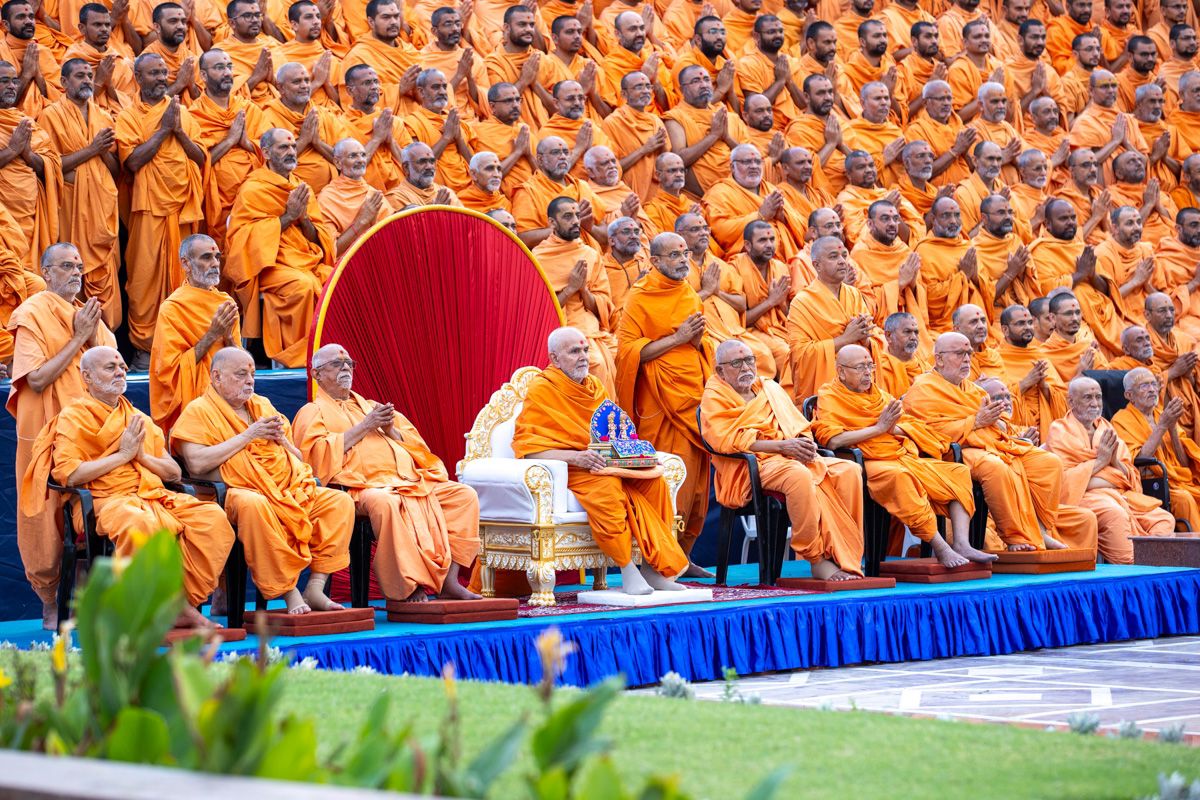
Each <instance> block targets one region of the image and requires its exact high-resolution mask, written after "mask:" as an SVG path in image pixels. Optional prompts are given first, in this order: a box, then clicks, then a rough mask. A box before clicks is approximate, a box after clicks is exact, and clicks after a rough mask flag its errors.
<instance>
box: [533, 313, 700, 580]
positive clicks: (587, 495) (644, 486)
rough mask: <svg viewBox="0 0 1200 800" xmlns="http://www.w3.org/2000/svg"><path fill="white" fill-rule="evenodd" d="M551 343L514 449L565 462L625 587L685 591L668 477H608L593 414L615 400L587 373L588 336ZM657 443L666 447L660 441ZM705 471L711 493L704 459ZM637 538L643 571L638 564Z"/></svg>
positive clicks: (572, 333) (565, 336)
mask: <svg viewBox="0 0 1200 800" xmlns="http://www.w3.org/2000/svg"><path fill="white" fill-rule="evenodd" d="M547 347H548V348H549V351H550V366H548V367H546V369H544V370H542V373H541V374H540V375H538V376H537V377H536V378H534V379H533V380H532V381H530V383H529V390H528V391H527V393H526V395H525V402H524V403H523V404H522V406H521V413H520V415H519V416H518V417H517V425H516V430H515V431H514V432H513V442H512V447H513V453H514V454H515V455H516V456H517V458H544V459H553V460H555V461H565V462H567V488H569V489H570V490H571V492H572V493H573V494H574V495H575V499H576V500H578V501H579V504H580V505H581V506H583V509H584V511H586V512H587V515H588V525H589V527H591V529H592V538H594V539H595V540H596V545H597V546H598V547H599V548H600V551H601V552H602V553H604V555H606V556H607V557H608V558H611V559H612V560H613V561H614V562H615V563H616V564H617V566H618V567H620V568H621V590H622V591H624V592H625V593H627V594H651V593H652V592H653V591H654V590H656V589H658V590H668V591H670V590H676V589H682V588H683V587H682V586H680V585H679V584H677V583H676V582H675V579H676V578H677V577H679V576H680V575H681V574H683V573H684V571H685V570H686V569H687V568H688V558H687V556H686V555H684V552H683V549H682V548H681V547H680V545H679V542H678V541H676V539H675V530H674V519H673V517H672V514H671V496H670V494H669V490H668V489H667V484H666V482H665V481H664V480H663V479H662V478H661V477H656V478H649V479H644V480H641V479H637V478H631V477H626V476H625V475H624V474H623V475H621V476H620V477H618V476H616V475H612V474H605V466H604V457H603V456H601V455H600V454H599V453H597V452H596V451H594V450H590V449H589V448H588V443H589V442H590V440H591V436H590V429H591V419H592V414H593V412H595V410H596V407H597V406H599V405H600V404H601V403H603V402H604V401H605V400H607V399H610V398H609V397H608V395H607V393H606V392H605V391H604V386H603V385H602V384H601V383H600V381H598V380H596V378H595V377H594V376H592V375H589V374H588V340H587V337H585V336H584V335H583V333H582V332H581V331H578V330H576V329H574V328H559V329H558V330H556V331H554V332H553V333H551V334H550V339H549V341H548V343H547ZM692 419H693V421H694V420H695V414H693V415H692ZM646 438H649V437H646ZM653 441H654V442H655V443H656V444H657V445H658V446H659V448H660V449H663V443H662V440H660V439H655V440H653ZM703 468H704V475H703V476H702V477H703V478H704V479H705V480H704V481H703V483H704V486H705V491H706V493H707V488H708V486H707V484H708V481H707V477H708V463H707V462H705V463H704V464H703ZM689 475H691V472H690V470H689ZM635 541H636V542H637V546H638V551H639V552H640V553H641V557H642V564H641V567H640V569H639V567H638V566H636V565H635V564H634V563H633V555H632V544H633V542H635Z"/></svg>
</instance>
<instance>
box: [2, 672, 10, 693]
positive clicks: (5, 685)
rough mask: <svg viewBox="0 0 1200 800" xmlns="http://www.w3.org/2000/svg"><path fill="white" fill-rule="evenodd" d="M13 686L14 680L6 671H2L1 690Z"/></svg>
mask: <svg viewBox="0 0 1200 800" xmlns="http://www.w3.org/2000/svg"><path fill="white" fill-rule="evenodd" d="M9 686H12V678H10V677H8V674H7V673H5V671H4V670H2V669H0V689H7V688H8V687H9Z"/></svg>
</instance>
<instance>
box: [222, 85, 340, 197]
mask: <svg viewBox="0 0 1200 800" xmlns="http://www.w3.org/2000/svg"><path fill="white" fill-rule="evenodd" d="M314 109H315V110H316V112H317V136H319V137H320V138H321V141H322V142H324V143H325V144H326V145H328V146H329V147H330V148H331V149H332V148H333V147H334V145H336V144H337V143H338V142H340V141H341V140H342V139H345V138H347V137H349V136H352V135H353V134H352V133H351V131H350V128H349V127H348V126H347V125H346V123H344V122H342V119H341V117H340V116H337V115H334V114H333V113H332V112H330V111H329V110H328V109H327V108H323V107H322V106H318V105H316V104H315V103H313V102H312V101H311V100H310V101H309V102H308V105H306V106H305V107H304V110H303V111H302V112H300V113H296V112H294V111H292V110H291V109H290V108H288V107H287V106H285V105H284V104H283V103H282V102H281V101H279V100H271V101H269V102H267V103H264V104H263V106H262V116H261V117H260V118H259V127H258V128H257V129H255V128H250V127H249V126H247V128H246V129H247V130H248V131H251V136H250V139H251V141H257V140H259V139H261V138H262V135H263V134H264V133H266V132H267V131H268V130H270V129H271V128H283V129H284V130H285V131H287V132H289V133H291V134H292V135H293V136H295V137H297V138H299V136H300V126H301V125H303V124H304V118H305V117H306V116H308V112H310V111H312V110H314ZM293 174H294V175H295V177H296V179H297V180H298V181H301V182H302V183H307V184H308V188H309V189H312V192H313V195H314V196H315V195H316V194H317V192H319V191H321V190H322V189H324V188H325V184H327V183H329V182H330V181H331V180H333V178H334V176H336V175H337V170H336V169H334V167H333V162H331V161H326V160H325V156H323V155H321V153H320V151H319V150H317V148H315V147H311V146H310V147H306V148H305V149H304V152H302V153H299V154H298V158H297V161H296V169H295V170H294V172H293Z"/></svg>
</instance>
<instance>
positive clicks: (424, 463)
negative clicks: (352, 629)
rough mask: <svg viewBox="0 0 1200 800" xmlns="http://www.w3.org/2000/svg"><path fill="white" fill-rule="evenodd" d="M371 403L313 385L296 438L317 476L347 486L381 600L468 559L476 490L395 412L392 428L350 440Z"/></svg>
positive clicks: (435, 586) (473, 544)
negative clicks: (367, 538)
mask: <svg viewBox="0 0 1200 800" xmlns="http://www.w3.org/2000/svg"><path fill="white" fill-rule="evenodd" d="M374 405H375V404H374V403H372V402H371V401H369V400H366V399H364V398H363V397H362V396H361V395H359V394H357V393H354V392H352V393H351V394H350V397H349V399H346V400H335V399H334V398H332V397H330V396H329V395H328V394H327V393H326V392H325V391H324V390H322V389H320V388H318V389H317V390H316V396H315V397H314V399H313V402H311V403H309V404H308V405H306V406H304V407H303V408H301V409H300V410H299V411H298V412H297V413H296V420H295V423H294V427H293V430H294V431H295V433H296V446H297V447H298V448H299V449H300V452H301V453H303V454H304V460H305V461H306V462H307V463H309V464H311V465H312V467H313V474H314V475H316V476H317V478H319V479H320V480H321V481H322V482H323V483H325V484H331V483H336V484H340V485H342V486H345V487H347V491H348V492H349V494H350V496H351V497H352V498H354V505H355V507H356V509H357V510H358V512H359V513H360V514H362V515H364V516H366V517H368V518H369V519H370V520H371V528H372V529H373V530H374V531H375V536H376V540H377V542H378V545H377V549H376V550H375V557H374V568H375V575H376V577H377V578H378V579H379V587H380V589H382V591H383V595H384V597H386V598H388V599H389V600H404V599H405V598H407V597H408V596H409V595H411V594H412V593H413V591H414V590H416V589H418V588H421V589H424V590H425V591H426V592H429V593H431V594H432V593H436V592H438V591H440V590H441V588H442V584H443V583H445V581H446V574H447V573H448V572H449V571H450V563H451V562H452V561H453V562H454V563H457V564H460V565H462V566H470V564H471V562H472V561H474V560H475V556H476V555H478V553H479V498H478V497H477V496H476V495H475V490H474V489H472V488H471V487H470V486H464V485H463V484H461V483H457V482H455V481H451V480H450V478H449V475H448V474H447V473H446V466H445V465H444V464H443V463H442V461H441V459H440V458H438V457H437V456H435V455H434V454H433V453H432V452H430V450H429V447H428V446H427V445H426V444H425V440H424V439H422V438H421V434H420V433H418V432H417V429H416V428H414V427H413V425H412V423H411V422H409V421H408V420H407V419H405V417H404V416H403V415H402V414H396V415H395V418H394V420H393V423H392V424H393V431H394V432H395V435H394V436H389V435H388V434H386V433H384V432H383V431H381V430H378V429H377V430H373V431H371V432H369V433H368V434H366V435H365V436H364V437H362V438H361V439H359V440H358V442H356V443H355V444H354V445H353V446H352V447H350V448H347V447H346V445H345V434H346V431H348V430H349V429H350V428H352V427H354V426H355V425H357V424H358V423H360V422H362V420H363V418H364V417H365V416H366V415H367V414H368V413H370V411H371V409H372V408H373V407H374Z"/></svg>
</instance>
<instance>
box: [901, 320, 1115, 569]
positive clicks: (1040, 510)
mask: <svg viewBox="0 0 1200 800" xmlns="http://www.w3.org/2000/svg"><path fill="white" fill-rule="evenodd" d="M933 347H934V355H933V370H932V371H930V372H927V373H925V374H924V375H920V376H918V377H917V379H916V380H914V381H913V385H912V388H911V389H909V390H908V394H906V395H905V396H904V408H905V410H906V411H908V413H910V414H912V415H913V416H914V417H916V418H917V419H919V420H921V421H922V422H924V423H926V424H927V425H929V427H931V428H932V429H933V430H935V431H937V433H938V434H939V435H940V436H942V437H943V438H945V439H946V440H947V441H950V442H958V443H959V444H960V445H961V446H962V457H963V463H964V464H966V465H967V466H968V467H970V469H971V477H972V478H973V479H974V480H976V481H978V482H979V484H980V485H981V486H982V487H983V495H984V497H985V498H987V503H988V512H989V514H990V515H991V518H992V520H993V521H994V522H995V524H996V533H997V534H998V535H999V537H1000V540H1001V541H1002V542H1003V543H1004V546H1005V547H1006V548H1007V549H1008V550H1042V549H1047V550H1061V549H1063V548H1065V547H1066V546H1067V545H1066V544H1064V543H1063V542H1062V541H1060V538H1059V532H1058V531H1059V527H1060V525H1061V527H1062V528H1063V529H1064V531H1065V533H1066V535H1065V536H1064V537H1062V538H1066V539H1069V540H1070V541H1071V542H1072V544H1078V545H1079V546H1081V547H1084V548H1094V547H1095V541H1096V533H1095V531H1096V523H1095V520H1094V517H1092V515H1091V513H1090V512H1084V511H1082V510H1081V509H1068V508H1066V507H1063V508H1060V507H1059V496H1060V494H1061V490H1062V471H1063V469H1062V462H1061V461H1060V460H1059V459H1058V457H1057V456H1055V455H1052V454H1050V453H1047V452H1046V451H1045V450H1041V449H1039V448H1038V447H1037V446H1035V445H1033V444H1030V443H1029V442H1027V441H1024V440H1022V439H1019V438H1018V437H1017V434H1018V433H1019V431H1018V430H1017V429H1016V428H1013V427H1010V426H1009V423H1007V422H1006V421H1005V420H1003V419H1002V418H1001V417H1002V415H1003V413H1004V404H1003V403H1001V402H997V401H995V400H992V399H991V398H990V397H988V394H987V392H985V391H984V390H983V389H981V388H980V387H978V386H976V385H975V384H974V383H972V382H971V381H970V380H969V379H968V376H969V373H970V370H971V366H970V355H971V343H970V341H969V340H968V339H967V337H965V336H963V335H962V334H961V333H943V334H942V335H941V336H939V337H938V338H937V341H935V342H934V346H933Z"/></svg>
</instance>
